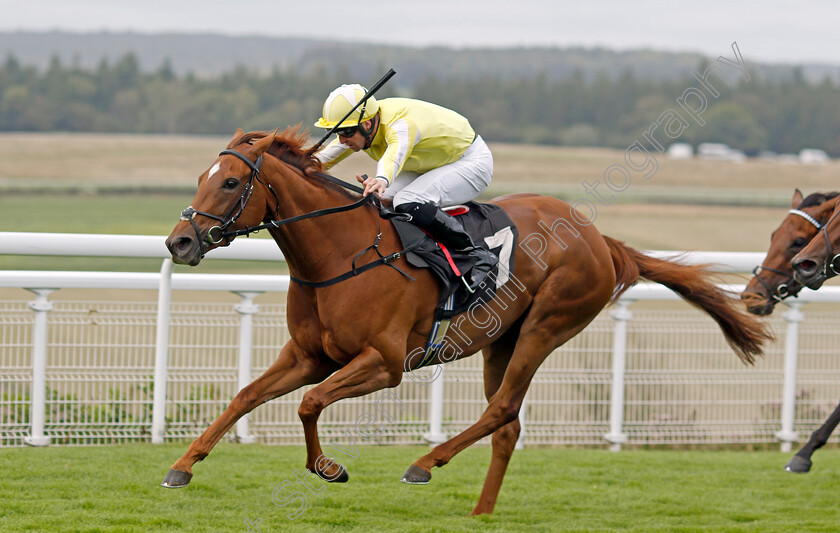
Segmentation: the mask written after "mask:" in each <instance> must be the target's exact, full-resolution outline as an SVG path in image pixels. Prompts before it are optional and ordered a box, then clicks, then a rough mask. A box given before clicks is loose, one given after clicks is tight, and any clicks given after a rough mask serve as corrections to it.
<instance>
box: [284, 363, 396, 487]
mask: <svg viewBox="0 0 840 533" xmlns="http://www.w3.org/2000/svg"><path fill="white" fill-rule="evenodd" d="M401 379H402V367H401V366H400V365H396V366H395V365H388V364H386V361H385V358H384V357H383V356H382V354H381V353H380V352H379V351H377V350H375V349H373V348H366V349H365V350H363V351H362V352H361V353H360V354H359V355H357V356H356V357H354V358H353V359H352V360H351V361H350V362H349V363H348V364H347V365H346V366H344V367H342V368H341V369H340V370H339V371H337V372H336V373H335V374H333V375H332V376H330V377H329V378H328V379H327V380H325V381H324V382H323V383H321V384H320V385H318V386H317V387H314V388H313V389H311V390H310V391H308V392H307V393H306V394H304V396H303V400H302V401H301V404H300V408H299V410H298V415H299V416H300V420H301V422H302V423H303V435H304V438H305V439H306V468H307V469H308V470H309V471H310V472H314V473H316V474H317V475H318V476H320V477H321V478H322V479H325V480H327V481H335V482H344V481H347V479H348V475H347V471H346V470H345V469H344V467H343V466H342V465H340V464H338V463H336V462H335V461H333V460H332V459H331V458H330V456H327V455H324V453H323V451H322V449H321V443H320V441H319V439H318V417H319V416H320V415H321V412H322V411H323V410H324V409H325V408H326V407H327V406H328V405H330V404H332V403H334V402H337V401H338V400H341V399H344V398H355V397H358V396H364V395H365V394H370V393H372V392H375V391H377V390H380V389H383V388H386V387H396V386H397V385H399V383H400V380H401Z"/></svg>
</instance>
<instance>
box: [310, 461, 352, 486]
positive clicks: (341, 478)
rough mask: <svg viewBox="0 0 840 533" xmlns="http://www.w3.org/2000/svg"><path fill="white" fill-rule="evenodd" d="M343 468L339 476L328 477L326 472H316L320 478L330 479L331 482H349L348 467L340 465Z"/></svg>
mask: <svg viewBox="0 0 840 533" xmlns="http://www.w3.org/2000/svg"><path fill="white" fill-rule="evenodd" d="M338 467H339V468H340V469H341V470H340V471H339V473H338V475H337V476H332V477H327V475H326V474H322V473H321V472H318V470H317V469H316V470H315V473H316V474H317V475H318V477H319V478H321V479H323V480H324V481H328V482H330V483H347V482H348V481H349V480H350V474H348V473H347V469H346V468H344V465H338Z"/></svg>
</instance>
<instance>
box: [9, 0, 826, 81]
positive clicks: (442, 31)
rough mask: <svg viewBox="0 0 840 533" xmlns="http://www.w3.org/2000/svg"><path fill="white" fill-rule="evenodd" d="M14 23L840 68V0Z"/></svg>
mask: <svg viewBox="0 0 840 533" xmlns="http://www.w3.org/2000/svg"><path fill="white" fill-rule="evenodd" d="M0 6H2V16H0V31H3V30H7V31H8V30H55V29H59V30H66V31H101V30H109V31H124V30H133V31H137V32H143V33H154V32H186V33H199V32H213V33H224V34H228V35H264V36H286V37H328V38H336V39H340V40H344V39H348V40H355V41H367V42H378V43H391V44H401V45H414V46H426V45H450V46H457V47H484V46H520V45H524V46H527V45H558V46H587V47H589V46H604V47H607V48H612V49H618V50H625V49H630V48H640V47H647V48H654V49H657V50H672V51H695V52H701V53H704V54H706V55H709V56H712V57H717V56H718V55H727V56H728V55H731V52H730V46H731V43H732V42H733V41H737V43H738V46H739V48H740V50H741V53H742V55H743V57H744V59H746V60H748V61H750V60H752V61H762V62H787V63H803V62H822V63H831V64H837V65H840V38H838V37H837V36H838V34H840V30H839V29H838V24H840V2H838V1H836V0H814V1H802V2H795V1H793V0H788V1H784V2H782V1H777V0H763V1H761V0H726V1H724V0H703V1H702V2H688V1H684V0H670V1H661V0H602V1H599V0H589V1H575V2H566V1H562V0H469V1H462V0H428V1H424V0H413V1H411V2H407V1H404V0H391V1H386V0H379V1H371V0H355V1H345V2H337V1H335V0H320V1H315V2H312V1H308V0H302V1H294V0H292V1H289V0H246V1H239V2H237V1H234V0H72V1H70V0H30V1H24V2H17V1H12V0H0Z"/></svg>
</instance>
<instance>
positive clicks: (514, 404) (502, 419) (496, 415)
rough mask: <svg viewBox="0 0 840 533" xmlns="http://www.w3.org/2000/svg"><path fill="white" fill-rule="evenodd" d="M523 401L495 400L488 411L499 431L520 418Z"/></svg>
mask: <svg viewBox="0 0 840 533" xmlns="http://www.w3.org/2000/svg"><path fill="white" fill-rule="evenodd" d="M521 406H522V402H521V401H516V400H513V399H506V400H495V401H492V402H491V403H490V406H489V407H488V409H487V411H488V414H489V415H490V419H491V420H492V421H493V424H494V426H495V427H496V428H497V429H498V428H501V427H503V426H505V425H507V424H509V423H510V422H513V421H514V420H517V419H518V418H519V408H520V407H521Z"/></svg>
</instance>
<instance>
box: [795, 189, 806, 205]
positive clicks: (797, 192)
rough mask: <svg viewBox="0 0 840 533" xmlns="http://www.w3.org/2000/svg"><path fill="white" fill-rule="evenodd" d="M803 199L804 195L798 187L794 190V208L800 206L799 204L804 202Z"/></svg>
mask: <svg viewBox="0 0 840 533" xmlns="http://www.w3.org/2000/svg"><path fill="white" fill-rule="evenodd" d="M802 200H804V198H803V197H802V191H800V190H799V189H796V190H795V191H793V208H794V209H796V208H797V207H799V204H801V203H802Z"/></svg>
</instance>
